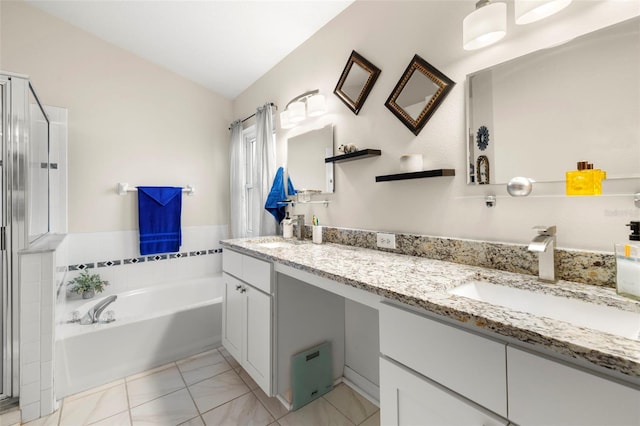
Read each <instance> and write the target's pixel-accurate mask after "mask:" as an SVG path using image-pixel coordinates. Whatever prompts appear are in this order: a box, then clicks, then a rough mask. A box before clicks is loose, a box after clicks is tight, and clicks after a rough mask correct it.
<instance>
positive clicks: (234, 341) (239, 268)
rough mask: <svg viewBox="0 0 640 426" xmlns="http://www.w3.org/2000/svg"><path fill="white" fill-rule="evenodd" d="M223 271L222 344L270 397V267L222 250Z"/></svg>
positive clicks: (271, 323)
mask: <svg viewBox="0 0 640 426" xmlns="http://www.w3.org/2000/svg"><path fill="white" fill-rule="evenodd" d="M222 269H223V271H224V273H223V279H224V302H223V305H222V345H223V346H224V347H225V348H226V349H227V351H229V353H230V354H231V355H232V356H233V357H234V358H235V359H236V361H238V363H239V364H240V365H241V366H242V368H244V369H245V371H246V372H247V373H248V374H249V375H250V376H251V378H252V379H253V380H254V381H255V382H256V383H257V384H258V385H259V386H260V388H262V390H263V391H264V392H265V393H266V394H267V395H272V394H273V392H272V387H273V363H272V353H273V350H272V347H273V345H272V341H273V265H272V264H271V263H270V262H265V261H263V260H260V259H256V258H253V257H251V256H247V255H244V254H240V253H238V252H234V251H232V250H225V251H224V253H223V257H222Z"/></svg>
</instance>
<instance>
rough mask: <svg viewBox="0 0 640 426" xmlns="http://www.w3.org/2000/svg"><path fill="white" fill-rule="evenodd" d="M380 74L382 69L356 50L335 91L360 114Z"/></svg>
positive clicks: (349, 106) (352, 109)
mask: <svg viewBox="0 0 640 426" xmlns="http://www.w3.org/2000/svg"><path fill="white" fill-rule="evenodd" d="M379 75H380V69H379V68H378V67H376V66H375V65H373V64H372V63H371V62H369V61H367V60H366V59H365V58H364V57H363V56H362V55H360V54H359V53H358V52H356V51H355V50H354V51H352V52H351V56H349V60H348V61H347V65H345V67H344V70H343V71H342V75H341V76H340V80H338V84H337V85H336V88H335V90H334V91H333V93H335V94H336V96H338V97H339V98H340V100H341V101H342V102H344V104H345V105H346V106H347V107H348V108H349V109H350V110H351V111H353V112H354V113H355V114H356V115H358V113H359V112H360V109H361V108H362V105H364V101H365V100H367V96H369V92H371V89H372V88H373V85H374V84H375V82H376V80H377V79H378V76H379Z"/></svg>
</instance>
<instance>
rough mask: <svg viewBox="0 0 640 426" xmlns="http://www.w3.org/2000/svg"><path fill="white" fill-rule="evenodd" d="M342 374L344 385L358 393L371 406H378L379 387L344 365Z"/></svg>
mask: <svg viewBox="0 0 640 426" xmlns="http://www.w3.org/2000/svg"><path fill="white" fill-rule="evenodd" d="M343 374H344V376H343V377H342V381H343V383H344V384H346V385H348V386H349V387H350V388H352V389H353V390H354V391H356V392H358V393H359V394H360V395H362V396H363V397H364V398H366V399H367V400H369V402H371V403H372V404H375V405H376V406H377V407H379V406H380V386H378V385H376V384H375V383H373V382H372V381H371V380H369V379H367V378H366V377H364V376H363V375H361V374H359V373H358V372H356V371H355V370H352V369H351V368H349V367H348V366H346V365H345V366H344V373H343Z"/></svg>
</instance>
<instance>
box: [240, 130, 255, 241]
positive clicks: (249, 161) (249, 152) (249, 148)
mask: <svg viewBox="0 0 640 426" xmlns="http://www.w3.org/2000/svg"><path fill="white" fill-rule="evenodd" d="M243 142H244V149H245V151H244V152H245V154H246V155H245V163H246V164H245V171H244V172H245V179H244V180H245V185H244V188H245V194H244V195H245V200H246V203H245V208H246V211H245V217H246V218H247V236H248V237H253V236H258V232H257V231H258V230H256V232H255V233H254V223H253V221H254V215H252V214H251V212H252V211H253V204H254V200H253V191H254V190H255V188H254V185H253V168H254V166H255V163H256V128H255V126H252V127H250V128H248V129H246V130H245V131H244V132H243Z"/></svg>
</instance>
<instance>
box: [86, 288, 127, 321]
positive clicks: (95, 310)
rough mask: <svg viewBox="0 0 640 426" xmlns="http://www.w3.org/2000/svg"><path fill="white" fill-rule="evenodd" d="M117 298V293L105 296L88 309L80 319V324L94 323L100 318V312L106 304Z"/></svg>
mask: <svg viewBox="0 0 640 426" xmlns="http://www.w3.org/2000/svg"><path fill="white" fill-rule="evenodd" d="M117 298H118V296H117V295H115V294H114V295H112V296H109V297H105V298H104V299H102V300H101V301H99V302H98V303H96V304H95V305H94V306H93V307H92V308H91V309H89V311H88V312H87V313H86V314H85V315H84V316H83V317H82V318H81V319H80V324H82V325H88V324H95V323H97V322H98V321H99V320H100V314H102V311H104V310H105V308H106V307H107V306H109V305H110V304H112V303H113V302H115V301H116V299H117Z"/></svg>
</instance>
